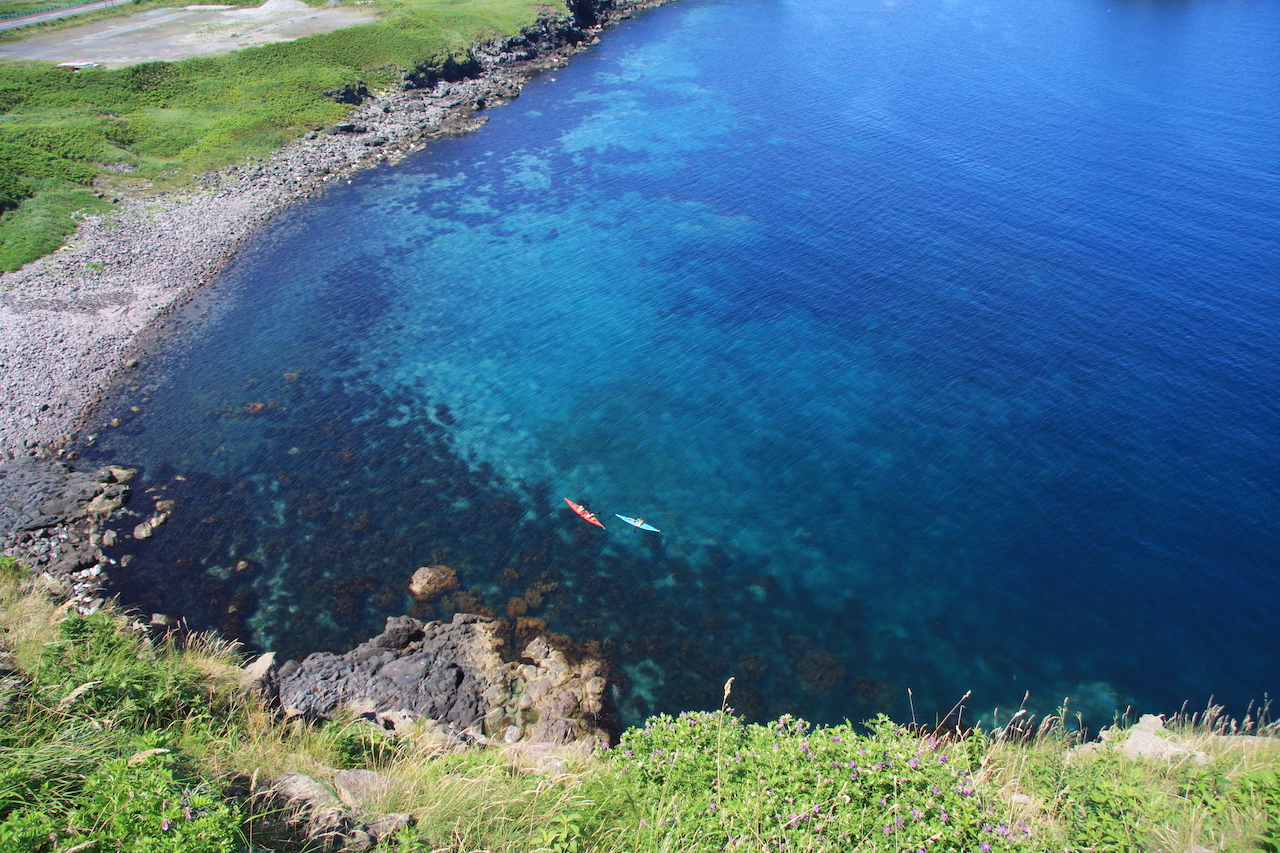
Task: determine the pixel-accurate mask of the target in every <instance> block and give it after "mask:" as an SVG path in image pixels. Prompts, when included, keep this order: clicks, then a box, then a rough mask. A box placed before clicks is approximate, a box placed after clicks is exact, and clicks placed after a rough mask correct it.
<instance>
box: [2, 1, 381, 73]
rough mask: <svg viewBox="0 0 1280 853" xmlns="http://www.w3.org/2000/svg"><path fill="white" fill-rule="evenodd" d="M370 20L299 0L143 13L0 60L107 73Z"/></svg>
mask: <svg viewBox="0 0 1280 853" xmlns="http://www.w3.org/2000/svg"><path fill="white" fill-rule="evenodd" d="M104 2H114V0H104ZM84 8H86V7H79V9H80V10H83V9H84ZM67 11H70V10H67ZM375 19H376V15H375V14H374V13H373V11H372V10H371V9H368V8H360V9H356V8H351V7H345V6H334V7H325V8H315V7H313V6H308V5H307V4H306V3H303V2H302V0H267V2H266V3H264V4H263V5H261V6H259V7H257V8H256V9H254V8H249V9H246V8H241V7H231V6H186V7H180V8H171V9H150V10H147V11H145V12H139V13H138V14H136V15H130V16H128V17H127V18H114V19H111V20H108V21H99V22H97V23H93V24H86V25H84V26H82V27H73V28H71V29H66V30H61V31H59V32H56V33H46V34H41V35H33V36H31V37H30V38H27V39H24V40H22V41H18V42H13V43H11V44H5V45H0V60H13V59H35V60H46V61H49V62H97V63H100V64H101V65H103V66H104V67H106V68H121V67H123V66H126V65H135V64H137V63H139V62H153V61H156V60H167V61H172V60H176V59H187V58H189V57H192V56H207V55H210V54H215V53H226V52H228V51H232V50H238V49H240V48H244V47H253V46H256V45H262V44H270V43H271V42H277V41H292V40H293V39H299V38H302V37H303V36H309V35H313V34H315V33H327V32H330V31H332V30H339V29H342V28H344V27H353V26H356V25H357V24H366V23H370V22H372V21H374V20H375Z"/></svg>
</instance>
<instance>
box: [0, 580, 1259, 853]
mask: <svg viewBox="0 0 1280 853" xmlns="http://www.w3.org/2000/svg"><path fill="white" fill-rule="evenodd" d="M0 624H2V625H3V628H4V632H3V643H2V645H0V663H2V665H3V667H4V669H5V674H4V678H3V681H0V850H27V851H70V850H124V851H135V850H136V851H153V850H155V851H159V850H175V851H177V850H182V851H246V853H248V851H254V852H255V853H262V851H267V850H281V851H283V850H321V849H333V847H332V845H331V842H330V841H326V840H324V839H319V838H317V839H312V840H311V841H309V842H308V841H306V840H304V839H302V838H301V837H300V836H299V835H298V834H297V832H296V830H292V829H290V826H289V823H288V819H289V818H290V817H291V816H292V815H291V811H290V810H289V809H288V808H287V807H282V806H281V805H280V803H279V801H278V800H273V799H270V798H264V797H263V796H261V795H260V794H259V793H256V792H260V791H263V790H266V782H268V781H269V780H273V779H277V778H281V777H283V776H286V775H293V774H303V777H301V778H309V779H313V780H316V781H317V782H318V783H319V785H320V786H322V787H323V788H326V789H327V788H330V787H334V786H335V783H339V784H337V787H338V789H339V790H340V791H341V790H342V787H341V784H340V782H341V778H340V777H341V776H342V773H343V771H344V770H346V771H350V770H351V769H352V768H355V769H359V770H368V771H372V773H376V777H375V776H374V775H372V773H371V774H369V775H368V778H370V779H374V778H376V779H377V780H379V784H380V785H381V788H380V789H379V790H378V792H377V794H376V795H375V796H373V797H372V798H368V799H365V800H364V801H363V802H362V803H361V805H360V806H359V808H358V809H357V811H358V812H359V814H358V817H359V818H360V819H361V820H363V821H367V822H368V824H369V825H376V824H377V820H378V818H379V817H381V816H384V815H388V814H394V815H399V816H405V817H402V818H401V819H400V821H399V823H405V822H407V823H408V825H407V826H404V827H403V828H400V829H399V830H398V831H397V832H395V833H389V834H387V835H386V836H384V837H382V838H381V839H379V840H378V841H377V842H376V849H378V850H386V851H392V850H396V851H423V853H426V851H437V852H438V851H475V850H486V851H533V850H539V851H624V850H626V851H660V850H679V851H689V850H700V851H701V850H706V851H711V850H726V849H728V850H737V849H741V850H758V851H766V850H768V851H781V850H810V851H820V850H853V849H859V850H883V851H889V850H894V851H899V850H975V851H980V853H990V851H1068V850H1097V851H1156V850H1161V851H1180V853H1181V851H1191V850H1213V851H1226V850H1263V851H1275V850H1277V849H1278V847H1277V845H1280V738H1277V737H1276V734H1277V727H1276V725H1274V724H1267V723H1265V722H1260V721H1258V720H1253V719H1246V720H1244V721H1232V720H1226V719H1223V718H1221V717H1219V716H1218V715H1217V714H1215V713H1214V711H1213V709H1210V711H1209V712H1208V713H1206V714H1201V715H1196V716H1193V717H1183V716H1178V717H1175V718H1174V719H1172V720H1170V721H1169V722H1168V723H1167V725H1166V724H1165V723H1164V722H1163V721H1160V720H1156V719H1155V718H1149V719H1144V721H1143V723H1142V725H1139V726H1134V727H1131V728H1127V729H1126V728H1123V727H1119V726H1118V727H1116V728H1113V729H1109V730H1107V731H1105V732H1104V733H1103V737H1102V739H1101V740H1098V741H1092V742H1088V743H1084V742H1082V740H1081V738H1080V736H1079V734H1078V733H1075V732H1072V731H1070V730H1069V729H1068V728H1067V727H1066V726H1064V725H1063V721H1062V720H1061V719H1059V718H1053V717H1051V718H1049V719H1046V720H1042V721H1039V722H1032V721H1028V720H1026V719H1025V718H1024V717H1016V718H1015V720H1014V721H1013V722H1012V723H1011V724H1010V725H1008V726H1006V727H1004V728H1002V729H999V730H997V731H994V732H982V731H979V730H972V729H965V730H960V729H957V727H955V726H954V725H948V721H946V720H944V721H942V724H941V725H938V726H932V727H930V728H929V729H924V728H921V727H918V726H912V725H901V724H898V723H894V722H892V721H890V720H888V719H886V718H883V717H881V718H878V719H875V720H872V721H869V722H868V723H866V724H865V725H864V726H854V725H849V724H845V725H840V726H812V725H810V724H808V723H806V722H804V721H803V720H796V719H791V718H782V719H780V720H777V721H773V722H770V723H767V724H747V723H745V722H744V721H742V720H741V719H739V718H738V717H736V716H735V715H734V714H733V712H732V710H731V705H732V692H731V684H728V685H726V689H725V705H724V707H722V708H721V709H720V710H718V711H713V712H696V713H687V714H682V715H680V716H679V717H676V718H671V717H656V718H653V719H651V720H649V721H648V722H647V723H646V724H645V725H644V726H643V727H642V728H636V729H632V730H630V731H627V732H626V733H624V734H623V735H622V736H621V738H620V740H619V742H618V743H617V744H616V745H615V746H614V747H612V748H611V749H608V750H605V751H603V752H602V753H600V754H597V755H594V756H587V757H583V756H574V755H564V756H560V757H556V758H555V760H554V761H552V762H551V763H547V762H545V761H544V762H537V763H535V762H534V761H533V760H532V759H531V758H530V756H529V755H528V754H527V753H517V752H514V751H511V750H508V749H504V748H502V747H497V746H473V747H469V748H461V747H459V746H458V745H457V744H456V743H455V744H450V743H448V742H447V741H446V740H444V739H442V738H441V736H440V732H439V730H438V729H436V728H434V727H432V726H430V725H425V724H424V725H422V726H416V727H410V728H408V729H406V730H405V731H403V732H401V733H398V734H395V735H390V734H387V733H385V732H382V731H380V730H377V729H375V728H374V727H372V726H370V725H369V724H367V723H366V722H365V721H364V720H362V719H360V718H359V717H357V716H354V715H352V716H350V717H345V718H341V719H338V720H336V721H333V722H329V723H325V724H319V723H313V722H307V721H305V720H303V719H301V718H292V719H289V718H286V717H284V716H283V715H282V714H281V713H280V711H279V709H277V708H275V707H273V705H272V702H271V701H270V700H269V699H268V698H266V697H265V696H264V695H263V694H262V693H260V692H257V691H255V690H254V689H252V688H251V687H250V686H248V682H247V680H246V677H245V673H244V670H243V668H242V667H243V665H244V661H243V660H242V659H241V657H240V655H239V653H238V650H237V649H236V648H235V647H234V646H232V645H230V644H228V643H225V642H223V641H221V640H219V639H218V638H216V637H211V636H207V635H190V636H186V637H183V638H181V639H178V638H175V637H173V636H170V637H169V638H164V637H161V636H158V635H154V634H152V633H149V631H148V629H147V628H146V627H145V626H143V625H142V624H141V623H139V622H137V621H135V620H132V619H131V618H130V617H129V616H128V614H127V613H125V612H123V611H121V610H119V609H118V608H111V607H109V608H105V609H104V610H102V611H99V612H97V613H94V614H92V615H89V616H84V615H81V614H79V613H77V612H76V611H75V610H73V609H70V608H67V607H65V606H62V605H61V604H60V603H59V601H58V600H57V599H56V598H55V597H53V596H51V595H50V594H49V592H48V590H47V589H45V588H44V587H43V586H42V582H41V580H40V579H39V578H33V577H32V576H31V575H30V574H29V573H28V572H27V571H26V570H25V568H23V567H22V566H20V565H18V564H17V562H16V561H14V560H12V559H8V558H5V559H3V560H0ZM348 775H350V774H349V773H348ZM295 778H299V777H296V776H295ZM335 802H336V800H335ZM326 845H330V846H329V847H326Z"/></svg>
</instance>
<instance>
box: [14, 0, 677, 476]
mask: <svg viewBox="0 0 1280 853" xmlns="http://www.w3.org/2000/svg"><path fill="white" fill-rule="evenodd" d="M665 1H666V0H568V5H567V7H566V11H565V12H564V13H562V14H558V15H552V16H547V17H544V18H542V19H540V20H539V21H538V23H537V24H535V25H534V26H532V27H530V28H528V29H526V30H525V31H524V32H523V33H522V34H520V35H518V36H514V37H510V38H507V39H504V40H501V41H493V42H486V43H482V44H479V45H477V46H476V47H475V48H474V49H473V51H472V59H471V60H470V61H468V62H466V63H463V64H452V63H450V64H448V65H446V67H445V68H443V69H418V70H415V71H411V72H409V73H408V74H406V75H405V79H404V83H403V87H402V88H401V89H400V90H398V91H389V92H385V93H378V94H373V95H370V94H369V93H367V92H366V91H365V90H364V89H363V88H360V89H354V88H350V87H348V88H349V89H350V90H349V91H347V90H344V91H342V92H335V93H331V94H333V95H334V96H335V97H338V98H339V99H342V100H348V101H350V102H353V103H354V102H360V101H362V103H360V106H359V107H358V108H356V109H355V110H353V112H352V113H351V115H350V116H349V117H348V118H347V120H346V121H344V122H342V123H340V124H338V125H336V126H334V127H331V128H326V129H325V130H323V131H313V132H311V133H309V134H307V135H306V136H305V137H303V138H301V139H297V140H295V141H293V142H291V143H289V144H288V145H286V146H284V147H283V148H282V149H280V150H279V151H277V152H275V153H274V154H273V155H271V156H270V157H268V158H263V159H259V160H255V161H250V162H247V163H245V164H243V165H239V166H232V167H229V168H227V169H224V170H222V171H219V172H214V173H211V174H208V175H205V176H204V177H203V178H202V179H201V180H200V182H199V184H200V185H199V187H198V188H196V189H192V190H187V191H183V192H172V193H163V194H158V195H152V196H148V197H139V198H122V199H120V200H119V202H118V206H117V208H116V209H115V210H114V211H112V212H111V213H110V214H109V215H92V216H86V217H85V219H84V221H83V223H82V224H81V226H80V228H79V229H78V230H77V232H76V233H75V235H74V236H73V237H72V239H71V240H70V241H69V242H68V244H67V246H65V247H64V248H63V249H62V250H60V251H58V252H55V253H54V254H52V255H50V256H47V257H45V258H42V259H40V260H38V261H35V262H33V263H31V264H28V265H27V266H25V267H24V268H22V269H21V270H18V271H16V272H12V273H6V274H3V275H0V460H11V459H15V458H17V457H20V456H33V457H34V456H40V457H58V456H61V455H63V454H64V453H66V452H67V448H68V447H69V446H70V444H71V441H72V437H73V436H74V435H75V434H76V432H77V430H79V429H80V428H81V427H82V426H83V424H84V422H85V420H86V418H87V417H88V416H89V414H90V412H91V411H92V410H93V408H94V405H95V403H96V402H97V400H98V398H99V396H100V395H101V394H102V392H103V391H104V390H105V389H106V388H107V387H109V385H110V384H111V382H112V381H113V379H114V378H115V377H117V376H118V375H119V374H120V373H121V372H123V371H127V370H128V369H130V368H131V367H132V366H135V365H136V363H137V362H136V355H135V351H136V347H137V344H138V341H139V338H140V336H142V334H143V333H144V332H146V331H147V330H148V329H149V328H151V327H152V326H153V325H154V324H155V323H156V322H157V320H159V319H160V318H161V317H163V316H164V315H166V314H167V313H168V312H170V311H171V310H173V308H174V307H176V306H177V305H179V304H181V303H182V302H183V301H184V300H185V299H186V298H187V297H189V296H190V295H191V294H192V293H194V292H195V291H196V290H198V289H199V288H201V287H202V286H204V285H205V284H208V283H209V282H210V281H212V280H213V279H214V278H215V277H216V276H217V274H218V273H219V272H220V271H221V270H222V268H223V267H224V266H225V265H226V263H227V262H228V260H229V259H230V258H231V256H232V255H233V254H234V253H235V251H236V250H237V249H238V248H239V247H240V245H241V244H242V243H243V241H244V240H245V239H246V238H248V237H249V236H250V235H252V234H253V233H255V232H256V231H257V230H258V229H259V228H261V227H262V226H263V225H265V224H266V223H268V222H269V221H271V220H272V219H273V218H274V217H275V216H276V215H277V214H278V213H280V212H281V211H282V210H283V209H285V208H286V207H287V206H289V205H290V204H292V203H294V202H296V201H299V200H302V199H305V198H309V197H311V196H313V195H315V194H317V193H320V192H323V191H324V187H325V185H326V184H328V183H330V182H333V181H336V180H338V179H341V178H345V177H347V176H349V175H351V174H353V173H355V172H357V171H359V170H361V169H366V168H370V167H373V166H376V165H378V164H380V163H387V162H389V163H395V162H398V161H399V160H400V159H402V158H403V157H404V156H405V155H407V154H408V153H410V152H412V151H415V150H419V149H421V148H422V147H424V145H425V144H426V142H427V141H429V140H431V139H433V138H437V137H440V136H447V135H453V134H459V133H465V132H468V131H470V130H474V129H475V128H477V127H479V126H481V125H482V124H483V123H484V121H485V119H484V118H483V117H482V116H480V115H477V113H478V112H479V111H481V110H484V109H487V108H490V107H493V106H497V105H499V104H502V103H505V102H507V101H509V100H511V99H513V98H515V97H516V96H518V95H519V93H520V89H521V88H522V86H523V85H524V83H525V82H526V81H527V80H528V79H529V78H530V77H532V76H533V75H534V74H536V73H537V72H539V71H542V70H545V69H549V68H557V67H561V66H563V65H564V64H565V63H566V62H568V60H569V57H570V56H572V55H573V54H575V53H577V52H579V51H581V50H583V49H585V48H586V47H588V46H590V45H592V44H594V43H596V42H597V41H598V39H599V34H600V32H601V31H603V30H604V29H606V28H608V27H609V26H611V25H613V24H615V23H617V22H619V21H621V20H624V19H626V18H628V17H630V16H631V15H632V14H633V13H635V12H636V11H639V10H641V9H645V8H649V7H653V6H658V5H661V4H662V3H664V2H665Z"/></svg>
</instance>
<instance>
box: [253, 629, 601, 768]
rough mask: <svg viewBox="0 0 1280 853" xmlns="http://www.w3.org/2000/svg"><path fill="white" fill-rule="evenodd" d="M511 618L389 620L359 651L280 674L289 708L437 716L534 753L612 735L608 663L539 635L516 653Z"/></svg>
mask: <svg viewBox="0 0 1280 853" xmlns="http://www.w3.org/2000/svg"><path fill="white" fill-rule="evenodd" d="M511 657H512V655H510V653H509V650H508V647H507V640H506V631H505V625H504V623H503V622H502V621H501V620H497V619H489V618H486V617H483V616H475V615H472V614H462V613H460V614H457V615H455V616H454V617H453V619H452V621H450V622H420V621H418V620H417V619H413V618H412V617H409V616H400V617H395V618H391V619H388V620H387V627H386V630H385V631H384V632H383V633H381V634H379V635H378V636H377V637H374V638H373V639H371V640H368V641H367V642H364V643H361V644H360V645H359V646H357V647H356V648H355V649H353V650H351V651H349V652H347V653H345V654H342V655H334V654H331V653H327V652H322V653H317V654H313V655H309V656H308V657H307V658H306V659H305V660H303V661H302V662H301V663H297V662H292V661H291V662H288V663H286V664H285V665H284V666H282V667H281V668H280V670H279V673H278V682H279V697H280V704H281V706H282V707H284V709H285V710H286V712H287V713H290V714H297V715H304V716H308V717H315V718H325V719H328V718H332V717H333V716H334V715H335V714H337V713H338V711H339V710H340V709H342V708H344V707H345V708H353V709H356V710H357V711H363V712H365V713H366V714H368V715H369V716H371V717H372V718H374V719H375V720H377V721H379V722H380V723H382V724H383V725H385V726H386V727H388V728H391V727H393V726H394V725H395V724H396V721H397V720H403V719H405V718H406V717H407V718H418V719H425V720H432V721H434V722H435V723H437V724H439V725H440V726H441V727H442V728H444V729H445V731H447V732H448V733H450V734H451V735H452V736H453V737H455V738H458V739H461V740H465V741H471V742H478V743H495V744H505V745H509V746H511V745H518V746H520V747H521V748H522V749H524V750H527V751H532V752H535V753H536V752H538V751H547V750H550V749H554V748H562V747H572V748H573V749H576V750H580V751H584V752H585V751H590V750H593V749H596V748H597V747H599V746H600V745H602V744H604V743H606V742H607V741H608V732H607V731H606V730H605V728H604V725H603V723H602V720H603V715H604V710H605V708H604V702H605V688H606V686H607V682H606V680H605V678H604V672H605V664H604V662H603V661H600V660H597V659H594V658H591V657H583V658H582V659H581V660H578V661H576V662H570V660H569V659H568V658H567V657H566V656H565V655H564V653H563V652H561V651H560V650H559V649H556V648H554V647H553V646H552V645H551V644H550V643H549V642H548V641H547V640H546V639H544V638H541V637H539V638H536V639H534V640H533V641H532V642H530V643H529V644H528V645H527V646H525V648H524V649H523V650H521V653H520V659H518V660H512V659H510V658H511Z"/></svg>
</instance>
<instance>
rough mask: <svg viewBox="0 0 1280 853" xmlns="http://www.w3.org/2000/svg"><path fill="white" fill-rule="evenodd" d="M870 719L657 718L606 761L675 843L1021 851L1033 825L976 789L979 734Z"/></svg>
mask: <svg viewBox="0 0 1280 853" xmlns="http://www.w3.org/2000/svg"><path fill="white" fill-rule="evenodd" d="M868 726H869V728H870V733H869V734H866V735H863V734H859V733H858V732H857V731H855V730H854V728H853V727H852V726H849V725H847V724H846V725H843V726H834V727H824V728H814V727H812V726H810V725H809V724H808V723H806V722H804V721H802V720H796V719H792V718H790V717H783V718H782V719H780V720H779V721H778V722H776V723H773V724H770V725H767V726H760V725H746V724H744V723H743V722H742V721H741V720H739V719H737V718H736V717H733V716H731V715H729V714H726V713H723V712H718V713H703V714H683V715H681V716H680V717H677V718H674V719H672V718H670V717H657V718H654V719H651V720H650V721H649V722H648V723H647V724H646V725H645V727H644V728H643V729H633V730H631V731H629V732H627V733H626V734H625V735H624V736H623V738H622V741H621V743H620V744H619V746H618V747H617V748H616V749H614V750H612V751H611V752H610V762H611V763H612V764H613V765H615V767H616V768H617V769H618V771H619V772H620V773H621V774H622V778H623V779H630V780H631V781H630V784H631V785H632V786H633V791H634V794H635V796H636V797H638V798H642V799H643V801H644V803H645V808H643V809H642V811H644V812H646V813H644V814H642V815H641V817H640V821H639V824H638V827H639V832H640V833H645V832H648V833H651V834H655V835H663V836H674V837H675V838H676V839H678V841H677V843H676V845H675V848H673V849H677V848H678V849H683V850H706V851H711V850H724V849H732V848H733V847H734V846H737V845H748V846H750V847H751V848H752V849H767V850H821V849H837V848H840V847H849V848H852V847H854V846H857V845H860V849H863V850H895V851H896V850H916V849H924V848H927V847H930V846H932V845H933V844H934V843H935V842H936V841H937V840H938V839H940V838H946V839H947V847H948V849H958V847H963V849H972V850H982V851H989V850H997V851H1005V850H1023V849H1029V847H1030V846H1031V843H1032V841H1033V838H1032V831H1031V828H1030V827H1029V826H1028V825H1027V824H1025V823H1017V822H1011V821H1010V819H1009V815H1008V813H1007V810H1006V811H1001V810H1000V809H999V808H997V806H996V805H995V804H993V803H992V802H990V801H988V800H987V799H986V798H985V797H984V796H983V794H982V792H981V791H980V790H979V789H978V787H977V784H976V779H975V773H976V771H977V769H978V766H979V762H980V759H981V756H982V754H983V750H984V746H985V741H984V738H983V736H982V735H981V734H980V733H973V734H971V735H968V736H965V737H961V738H953V739H945V740H939V739H937V738H929V737H920V736H918V735H916V734H913V733H912V732H910V731H908V730H907V729H904V728H902V727H900V726H897V725H895V724H894V723H892V722H891V721H889V720H888V719H887V718H885V717H883V716H882V717H878V718H876V719H875V720H873V721H871V722H870V723H869V724H868Z"/></svg>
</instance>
